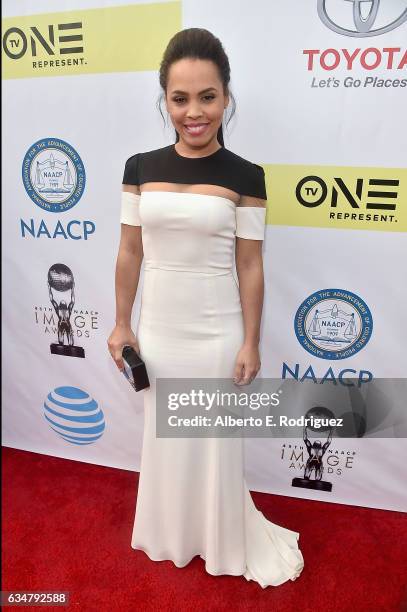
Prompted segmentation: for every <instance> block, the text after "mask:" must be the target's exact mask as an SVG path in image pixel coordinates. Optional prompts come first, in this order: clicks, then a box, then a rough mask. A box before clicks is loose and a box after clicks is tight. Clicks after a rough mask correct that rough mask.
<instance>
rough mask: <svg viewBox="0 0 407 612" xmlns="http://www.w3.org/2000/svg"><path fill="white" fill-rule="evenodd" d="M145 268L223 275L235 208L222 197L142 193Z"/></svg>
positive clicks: (229, 258)
mask: <svg viewBox="0 0 407 612" xmlns="http://www.w3.org/2000/svg"><path fill="white" fill-rule="evenodd" d="M139 215H140V221H141V226H142V237H143V249H144V259H145V269H149V268H157V267H158V268H163V269H170V270H171V269H172V270H179V271H191V272H192V271H195V272H202V273H208V274H213V273H220V274H222V273H226V272H230V271H231V270H232V268H233V253H234V239H235V235H236V207H235V204H234V203H233V202H232V201H231V200H228V199H227V198H222V197H219V196H211V195H203V194H197V193H178V192H159V191H145V192H143V193H142V194H141V196H140V202H139Z"/></svg>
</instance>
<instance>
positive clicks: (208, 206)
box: [120, 145, 266, 274]
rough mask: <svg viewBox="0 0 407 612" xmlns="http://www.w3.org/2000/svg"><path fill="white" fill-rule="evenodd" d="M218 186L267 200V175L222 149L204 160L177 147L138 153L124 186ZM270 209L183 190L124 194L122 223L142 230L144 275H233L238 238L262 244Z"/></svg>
mask: <svg viewBox="0 0 407 612" xmlns="http://www.w3.org/2000/svg"><path fill="white" fill-rule="evenodd" d="M149 182H156V183H166V182H170V183H174V184H175V183H176V184H179V183H187V184H191V185H201V186H202V185H204V186H205V185H212V186H214V185H218V186H221V187H224V188H227V189H230V190H232V191H234V192H235V193H238V194H240V195H243V196H248V197H249V198H250V197H251V198H258V199H262V200H264V199H265V197H266V189H265V180H264V170H263V169H262V168H261V166H257V165H256V164H253V163H251V162H249V161H247V160H245V159H243V158H241V157H239V156H238V155H236V154H234V153H232V152H231V151H229V150H227V149H225V148H224V147H222V148H221V149H218V150H217V151H216V152H215V153H213V154H211V155H209V156H206V157H200V158H186V157H182V156H180V155H178V154H177V152H176V150H175V148H174V146H173V145H170V146H169V147H164V148H162V149H157V150H155V151H149V152H147V153H137V154H136V155H133V156H132V157H130V158H129V159H128V160H127V162H126V165H125V170H124V175H123V185H136V186H138V187H140V185H144V184H146V183H149ZM265 217H266V208H265V206H262V205H259V206H256V205H250V206H249V205H236V204H235V203H234V202H233V201H232V200H230V199H228V198H227V197H223V196H220V195H209V194H203V193H191V192H190V191H188V192H179V191H164V190H158V191H149V190H141V193H140V194H137V193H134V191H133V190H131V191H128V190H126V189H125V190H124V191H122V208H121V217H120V220H121V223H125V224H129V225H138V226H141V229H142V239H143V251H144V258H145V270H149V269H157V268H159V269H164V270H175V271H184V272H200V273H204V274H230V273H231V271H232V270H233V255H234V243H235V238H236V237H239V238H245V239H252V240H263V238H264V229H265Z"/></svg>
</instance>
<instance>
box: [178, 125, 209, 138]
mask: <svg viewBox="0 0 407 612" xmlns="http://www.w3.org/2000/svg"><path fill="white" fill-rule="evenodd" d="M208 125H209V124H208V123H198V124H195V125H184V128H185V131H186V132H188V134H191V135H192V136H200V135H201V134H203V133H204V132H205V130H206V128H207V127H208Z"/></svg>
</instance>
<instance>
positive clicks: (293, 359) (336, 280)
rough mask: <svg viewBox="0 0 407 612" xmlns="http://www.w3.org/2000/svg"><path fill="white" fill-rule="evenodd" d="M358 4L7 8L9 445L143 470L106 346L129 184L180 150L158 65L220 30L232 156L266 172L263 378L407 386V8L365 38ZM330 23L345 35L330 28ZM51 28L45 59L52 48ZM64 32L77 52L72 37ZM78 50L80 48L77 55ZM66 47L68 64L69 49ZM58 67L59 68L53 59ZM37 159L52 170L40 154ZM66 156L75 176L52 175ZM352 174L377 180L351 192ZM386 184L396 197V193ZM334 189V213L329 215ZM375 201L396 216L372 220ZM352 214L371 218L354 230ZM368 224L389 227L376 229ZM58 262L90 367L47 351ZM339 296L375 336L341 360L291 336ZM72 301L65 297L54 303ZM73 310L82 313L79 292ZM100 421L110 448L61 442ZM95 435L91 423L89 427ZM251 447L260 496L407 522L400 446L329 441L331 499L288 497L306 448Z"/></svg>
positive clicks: (135, 430)
mask: <svg viewBox="0 0 407 612" xmlns="http://www.w3.org/2000/svg"><path fill="white" fill-rule="evenodd" d="M352 4H353V3H352V2H350V1H348V0H331V1H329V0H327V1H326V2H317V1H316V0H292V1H291V2H277V0H273V1H270V0H254V1H252V2H246V1H242V0H222V1H221V2H219V1H216V2H215V1H214V0H206V2H205V3H202V2H198V0H183V1H182V2H161V3H157V4H153V3H146V2H143V3H141V2H139V3H136V2H132V3H124V2H119V1H116V2H114V1H113V0H111V1H109V2H106V3H103V2H101V1H96V0H94V1H90V0H78V1H75V0H70V2H69V3H68V2H60V3H59V11H58V12H57V13H56V12H55V4H54V3H52V2H51V0H38V1H37V2H35V3H33V2H28V1H22V2H19V3H18V4H16V3H15V2H11V1H8V2H5V6H4V8H3V32H2V36H3V136H2V138H3V143H2V144H3V151H4V160H5V161H4V166H3V186H2V188H3V202H4V204H3V225H2V228H3V240H4V242H3V244H4V249H3V254H4V257H3V296H4V297H3V374H4V376H3V381H4V382H3V406H4V411H3V444H4V445H6V446H10V447H14V448H20V449H26V450H30V451H34V452H40V453H45V454H49V455H53V456H58V457H66V458H69V459H73V460H79V461H85V462H89V463H96V464H100V465H108V466H114V467H119V468H124V469H129V470H139V465H140V450H141V440H142V431H143V406H142V402H143V395H142V392H141V393H138V394H135V393H134V391H133V390H132V389H131V387H130V386H129V385H128V383H127V382H126V381H125V379H124V377H123V376H122V375H120V373H119V372H118V371H117V369H116V366H115V364H114V363H113V361H112V359H111V357H110V355H109V353H108V350H107V338H108V336H109V334H110V332H111V330H112V329H113V326H114V318H115V310H114V308H115V298H114V268H115V261H116V255H117V248H118V242H119V235H120V223H119V209H120V190H121V180H122V176H123V168H124V162H125V160H126V159H127V158H128V157H130V155H133V154H134V153H136V152H142V151H147V150H151V149H154V148H158V147H162V146H165V145H167V144H169V143H171V142H174V132H173V129H172V128H171V127H164V126H163V122H162V118H161V116H160V114H159V112H158V110H157V109H156V100H157V98H158V96H159V93H160V90H159V84H158V65H159V60H160V58H161V55H162V52H163V50H164V49H165V46H166V44H167V43H168V40H169V39H170V37H171V36H172V35H173V34H174V33H175V32H177V31H178V30H180V29H184V28H188V27H204V28H207V29H209V30H210V31H212V32H213V33H214V34H215V35H216V36H218V37H219V38H220V40H221V41H222V43H223V45H224V47H225V50H226V52H227V53H228V56H229V60H230V63H231V69H232V79H231V83H230V86H231V90H232V92H233V94H234V96H235V98H236V101H237V112H236V115H235V118H234V119H232V121H231V123H230V124H229V127H228V128H227V130H226V132H225V145H226V147H227V148H229V149H231V150H232V151H234V152H236V153H237V154H239V155H242V156H243V157H245V158H247V159H250V160H251V161H253V162H255V163H259V164H261V165H262V166H263V167H264V168H265V171H266V177H267V192H268V213H267V232H266V239H265V243H264V263H265V279H266V293H265V304H264V312H263V321H262V340H261V347H260V348H261V356H262V369H261V371H260V373H259V376H260V377H264V378H271V377H275V378H280V377H281V378H282V377H283V373H284V371H286V370H284V366H285V365H286V366H288V367H289V368H291V369H294V368H295V366H296V365H297V368H298V372H299V376H300V378H301V376H303V375H304V373H305V372H306V371H307V370H308V371H309V368H310V367H311V368H312V371H313V372H314V373H315V376H316V377H319V378H320V377H323V376H324V375H325V373H326V372H327V371H328V370H329V368H331V371H332V373H333V375H334V376H335V377H338V375H339V373H340V371H341V370H343V369H345V368H353V369H354V370H355V371H356V372H357V373H359V372H360V371H366V372H369V373H370V375H371V376H372V377H373V378H380V377H382V378H392V377H394V378H396V377H399V378H402V377H404V378H405V377H406V365H405V358H404V354H403V353H404V351H403V347H404V346H405V344H406V341H407V331H406V326H405V325H404V322H403V317H402V313H403V312H404V310H405V307H406V305H407V286H406V283H405V281H403V280H402V279H403V278H405V263H404V262H405V261H406V254H407V248H406V233H405V232H406V218H407V214H406V206H407V188H406V170H405V166H406V147H405V143H406V135H407V134H406V132H407V129H406V122H405V107H406V106H405V105H406V92H407V71H406V67H407V64H406V60H405V59H404V60H403V58H404V56H405V53H406V46H407V45H406V42H407V25H406V23H405V22H404V23H401V20H400V22H396V23H393V26H392V28H393V29H391V30H390V31H384V32H383V33H380V31H379V32H378V33H377V32H376V33H373V30H376V29H379V30H380V28H382V29H384V30H386V26H387V25H388V24H391V23H392V22H395V21H396V20H397V19H398V18H399V17H400V16H401V15H402V14H403V11H405V10H406V2H405V1H404V0H386V1H382V2H377V3H375V4H377V5H378V13H377V17H376V20H375V22H374V24H371V26H370V27H369V28H366V32H365V34H363V32H361V30H360V28H359V29H357V28H356V26H355V24H354V22H353V20H352ZM368 4H370V3H366V5H368ZM318 9H319V10H318ZM324 15H325V16H329V18H330V20H331V22H332V23H334V24H336V27H337V28H339V29H340V31H334V30H333V29H331V27H329V26H328V25H327V23H326V21H327V19H326V18H324ZM58 24H59V25H60V24H65V27H62V28H61V27H58ZM66 24H69V25H68V26H67V25H66ZM72 24H79V25H76V26H73V25H72ZM50 26H52V27H53V28H54V30H53V32H54V34H55V36H54V40H53V42H52V41H51V39H50V36H49V27H50ZM11 28H14V29H11ZM38 32H40V34H42V36H43V39H44V40H47V41H48V48H46V46H45V45H42V44H40V42H39V40H40V38H39V36H38V35H37V33H38ZM64 34H65V35H68V36H69V35H70V36H72V35H74V38H71V39H70V40H64V39H63V38H60V37H61V36H63V35H64ZM75 35H76V38H75ZM32 40H34V43H35V44H33V43H32ZM24 41H26V42H27V48H26V49H24ZM33 47H34V50H33ZM75 47H76V48H78V47H81V49H80V50H77V51H74V50H72V48H75ZM67 48H70V49H71V51H69V52H68V53H65V52H64V51H66V50H67ZM5 49H7V53H6V51H5ZM385 49H392V50H393V51H391V52H390V51H385ZM310 50H312V53H311V51H310ZM344 50H345V51H344ZM20 54H21V55H20ZM311 57H312V58H313V63H312V64H311V63H310V62H311V60H310V58H311ZM351 57H354V59H353V60H352V59H350V58H351ZM67 59H70V61H71V63H70V64H68V63H67V61H66V60H67ZM51 60H52V61H53V62H54V64H53V65H51V66H50V65H46V64H45V63H44V62H50V61H51ZM74 60H75V61H74ZM78 60H79V61H78ZM63 61H65V65H64V63H63ZM336 64H338V65H337V66H336ZM358 79H359V80H360V84H359V85H358ZM366 79H368V81H366ZM403 117H404V121H403ZM36 143H37V144H36ZM55 143H56V144H55ZM38 147H41V149H39V148H38ZM66 147H71V148H72V150H73V151H74V153H72V152H67V148H66ZM30 150H32V151H34V150H35V154H37V153H38V154H39V157H35V156H34V155H33V156H31V157H30V154H29V152H30ZM51 153H52V154H53V158H51V157H50V156H51ZM77 156H79V157H77ZM52 159H54V160H55V159H57V160H58V161H59V162H61V164H60V165H58V164H57V165H56V166H55V167H54V166H53V162H52ZM24 160H26V161H27V165H26V166H25V167H26V168H28V172H29V175H26V177H24V173H23V166H24ZM50 160H51V161H50ZM37 161H40V163H42V164H45V165H44V166H40V168H42V167H44V168H45V170H44V172H43V174H42V175H41V176H42V183H41V181H40V183H35V178H36V176H37V175H36V165H35V164H36V162H37ZM64 164H65V166H64ZM80 164H82V165H83V169H82V170H81V166H80ZM66 165H67V166H68V167H69V168H70V170H71V173H73V174H72V175H73V177H74V180H75V179H76V177H78V176H79V175H81V174H82V175H83V174H84V175H85V177H86V180H85V185H84V188H83V190H82V191H81V193H79V194H77V195H76V197H75V198H74V200H73V201H72V202H71V204H72V205H71V206H70V208H68V209H67V210H63V203H62V202H63V198H64V197H65V196H64V195H63V190H62V191H61V189H60V188H61V186H62V185H64V181H65V183H66V180H65V179H63V178H62V173H63V168H64V167H66ZM55 168H56V170H55ZM61 169H62V170H61ZM54 172H55V175H53V173H54ZM27 176H28V178H27ZM307 176H312V177H315V176H317V177H320V178H321V179H322V180H323V181H324V183H325V184H326V185H327V188H328V194H327V197H326V198H325V199H324V200H323V201H322V202H321V204H320V205H315V202H316V200H317V199H318V198H319V197H320V196H321V193H322V192H321V185H322V182H320V183H318V182H315V179H314V180H313V179H309V180H308V182H307V183H305V186H304V188H303V190H302V191H301V195H302V198H305V199H307V198H308V205H304V202H303V203H302V204H301V203H300V202H299V200H298V197H296V195H295V194H296V187H297V185H298V182H299V180H301V179H303V178H304V177H307ZM357 179H360V180H361V181H362V183H363V186H362V191H361V192H359V195H358V196H357V197H356V195H355V194H356V185H357ZM372 179H373V180H379V181H382V182H381V183H380V186H376V187H375V186H374V183H372V182H371V180H372ZM383 180H390V181H392V183H389V184H387V185H386V186H383ZM30 181H31V182H30ZM341 181H342V183H341ZM34 184H35V185H36V187H35V188H36V189H38V190H39V189H40V188H41V185H43V186H44V185H45V191H44V190H43V191H42V192H41V195H39V196H37V198H36V197H35V195H34V191H33V189H34V188H33V185H34ZM67 184H68V187H67V189H68V191H69V181H68V183H67ZM343 184H346V185H348V186H349V188H350V190H351V191H352V193H353V194H354V195H355V198H356V206H355V207H353V208H352V207H351V206H350V204H349V201H347V200H346V197H345V195H344V191H343V189H342V191H341V185H343ZM307 187H308V188H309V189H307ZM47 188H48V190H47ZM374 189H376V190H378V191H380V192H384V191H386V193H387V192H389V191H393V192H395V194H396V197H395V198H393V199H390V198H389V197H386V196H383V195H382V196H381V197H380V196H374V195H372V194H371V193H370V194H369V190H370V192H371V191H372V190H374ZM335 190H336V192H337V193H338V194H339V195H338V201H337V205H336V206H330V203H331V202H332V200H331V197H332V193H334V192H335ZM34 200H36V201H34ZM50 202H53V203H54V204H53V206H54V208H55V209H56V210H55V211H52V210H50ZM369 202H370V204H371V203H372V202H375V203H376V204H377V203H383V202H385V203H390V204H392V205H394V207H393V208H391V209H389V208H388V209H383V208H382V209H381V210H380V209H373V208H370V207H369ZM349 212H351V213H352V212H353V213H357V214H358V215H359V216H357V217H354V218H353V219H352V218H346V217H344V215H345V214H346V213H349ZM367 214H378V215H379V217H378V218H377V219H376V220H375V219H372V218H370V219H369V218H367V217H366V215H367ZM332 215H334V217H333V216H332ZM70 222H74V223H72V224H71V225H69V223H70ZM69 227H70V228H71V230H72V231H71V233H69V231H68V228H69ZM27 228H31V231H29V230H28V229H27ZM57 263H59V264H64V265H65V266H68V267H69V268H70V270H71V271H72V274H73V277H74V280H75V303H74V306H73V312H72V314H71V323H72V326H73V331H74V339H75V345H78V346H80V347H83V349H84V353H85V358H78V357H72V356H62V355H55V354H51V352H50V344H51V343H55V342H57V334H56V330H57V317H56V313H55V311H53V308H52V305H51V302H50V296H49V290H48V281H47V274H48V270H49V269H50V268H51V266H53V265H54V264H57ZM142 279H143V276H141V281H140V290H139V292H138V296H137V300H136V304H135V307H134V310H133V323H134V329H135V328H136V325H137V319H138V313H139V299H140V293H141V285H142ZM331 288H337V289H341V290H343V292H345V293H348V294H349V292H350V293H351V294H353V295H355V296H357V298H361V299H362V300H363V302H364V303H365V304H366V305H367V306H368V308H369V311H370V313H371V318H372V321H371V323H372V324H373V327H372V325H371V324H370V330H367V332H366V333H367V342H365V344H364V346H363V347H361V348H360V349H358V350H357V352H355V353H354V354H353V355H351V356H349V357H345V358H340V359H338V358H335V356H333V355H332V353H329V343H326V342H325V344H324V343H323V342H322V344H321V343H320V349H321V346H322V349H321V350H320V355H319V356H316V355H315V354H312V353H310V352H309V351H307V350H305V348H304V347H303V346H302V345H301V343H300V341H299V339H298V338H297V336H296V333H295V328H294V323H295V320H296V313H297V310H298V308H299V307H300V305H301V304H302V303H303V302H304V300H306V298H308V297H309V296H311V295H312V294H318V292H322V291H324V290H328V289H331ZM60 293H61V292H58V291H54V297H56V299H58V301H60V299H61V298H62V297H63V296H62V294H61V295H58V294H60ZM66 298H67V302H69V292H67V293H66V294H65V296H64V299H66ZM319 300H320V297H317V298H316V302H315V303H316V304H317V305H318V303H320V301H319ZM336 303H337V304H338V306H342V309H345V312H346V313H347V316H350V313H351V312H354V306H353V305H352V303H351V301H349V300H346V299H345V300H339V301H338V300H336ZM331 305H332V304H331ZM314 308H315V304H314ZM355 314H356V318H357V312H355ZM359 331H363V330H359ZM365 331H366V330H365ZM305 332H306V330H305ZM309 340H310V338H309ZM310 341H311V340H310ZM317 342H318V341H317ZM352 342H353V341H352ZM352 342H351V345H352ZM356 345H357V343H356V340H355V342H353V346H354V347H356ZM321 354H322V355H321ZM307 384H309V383H307ZM87 394H88V395H87ZM88 396H89V398H88ZM87 398H88V399H87ZM90 398H92V399H93V400H94V401H93V402H89V400H90ZM62 400H63V401H62ZM57 402H59V403H57ZM61 402H62V404H63V405H61ZM44 405H46V406H48V409H49V408H51V409H52V410H54V411H55V412H58V414H59V415H60V416H56V415H54V418H55V422H57V423H58V427H56V428H54V429H53V428H52V427H51V424H50V421H48V420H47V418H46V417H45V416H44V413H47V415H48V416H49V415H50V414H53V413H51V412H50V411H49V410H48V409H45V408H44ZM85 413H86V415H87V417H88V418H89V419H92V418H93V419H94V422H93V425H94V426H95V427H96V429H95V433H94V435H95V438H96V439H95V440H93V441H91V440H89V441H90V442H91V443H89V444H84V445H79V444H77V443H74V440H73V438H72V439H71V441H69V440H68V439H66V438H63V437H62V436H61V435H60V434H61V432H66V433H68V434H72V431H69V429H71V426H72V421H70V420H69V418H67V417H69V416H72V415H75V416H81V415H82V416H83V415H85ZM86 423H87V426H88V425H89V421H88V422H85V421H78V422H77V423H76V426H77V427H80V428H83V427H84V426H85V425H86ZM64 427H67V429H63V428H64ZM58 431H59V433H58ZM245 444H246V473H247V481H248V485H249V487H250V488H251V489H252V490H260V491H268V492H275V493H279V494H281V495H288V496H297V497H300V496H301V497H305V498H308V499H320V500H324V501H328V502H329V501H331V502H335V503H344V504H354V505H361V506H368V507H376V508H386V509H390V510H403V511H405V510H406V508H407V503H406V501H407V500H406V497H407V496H406V488H405V470H404V466H405V462H406V459H407V452H406V444H405V440H404V439H402V438H399V439H375V440H373V439H369V440H367V439H365V440H363V439H359V440H340V439H337V438H334V439H333V441H332V443H331V446H330V447H329V449H328V451H327V454H326V456H325V471H326V473H325V474H324V476H325V477H326V479H327V480H329V481H330V482H331V483H332V491H331V492H317V491H312V490H309V489H298V488H294V487H292V485H291V481H292V478H294V477H301V476H302V474H303V468H304V464H305V461H306V458H307V453H306V449H305V446H304V444H303V441H302V440H301V439H298V440H287V439H285V440H282V439H250V440H246V441H245ZM293 449H294V450H295V453H294V455H293V454H292V453H293V452H294V450H293ZM350 457H351V460H350V459H349V458H350Z"/></svg>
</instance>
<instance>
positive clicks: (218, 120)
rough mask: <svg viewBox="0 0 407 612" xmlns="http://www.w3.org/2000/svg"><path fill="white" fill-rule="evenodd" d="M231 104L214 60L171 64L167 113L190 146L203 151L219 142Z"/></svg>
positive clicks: (185, 143)
mask: <svg viewBox="0 0 407 612" xmlns="http://www.w3.org/2000/svg"><path fill="white" fill-rule="evenodd" d="M228 103H229V96H225V95H224V93H223V86H222V81H221V80H220V78H219V74H218V70H217V67H216V65H215V64H214V63H213V62H212V61H210V60H200V59H191V58H184V59H181V60H178V61H177V62H174V63H173V64H172V65H171V67H170V69H169V75H168V83H167V96H166V104H167V110H168V112H169V114H170V117H171V121H172V123H173V125H174V128H175V129H176V130H177V132H178V134H179V138H180V141H182V142H183V143H184V145H185V146H186V147H199V148H200V147H205V146H206V145H208V144H210V143H211V142H212V141H214V140H215V141H216V142H217V138H216V136H217V132H218V129H219V127H220V125H221V124H222V119H223V112H224V110H225V108H226V107H227V105H228ZM193 126H196V127H195V128H194V127H193ZM218 144H219V143H218Z"/></svg>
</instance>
